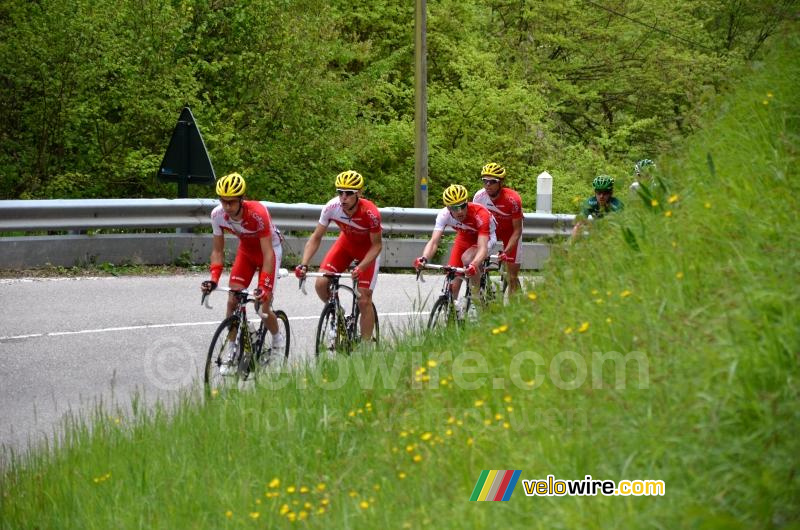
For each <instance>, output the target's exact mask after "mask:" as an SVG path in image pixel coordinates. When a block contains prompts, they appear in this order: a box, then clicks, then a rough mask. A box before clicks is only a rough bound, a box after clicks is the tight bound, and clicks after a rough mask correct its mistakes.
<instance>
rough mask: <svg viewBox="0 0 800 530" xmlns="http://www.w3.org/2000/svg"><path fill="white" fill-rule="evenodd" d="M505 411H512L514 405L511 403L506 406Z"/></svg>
mask: <svg viewBox="0 0 800 530" xmlns="http://www.w3.org/2000/svg"><path fill="white" fill-rule="evenodd" d="M506 412H514V407H512V406H511V405H509V406H507V407H506Z"/></svg>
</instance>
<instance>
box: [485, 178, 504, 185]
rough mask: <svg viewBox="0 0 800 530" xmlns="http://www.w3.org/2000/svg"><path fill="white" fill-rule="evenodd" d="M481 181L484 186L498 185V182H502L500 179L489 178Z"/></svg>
mask: <svg viewBox="0 0 800 530" xmlns="http://www.w3.org/2000/svg"><path fill="white" fill-rule="evenodd" d="M481 180H482V181H483V183H484V184H497V183H498V182H500V179H487V178H483V179H481Z"/></svg>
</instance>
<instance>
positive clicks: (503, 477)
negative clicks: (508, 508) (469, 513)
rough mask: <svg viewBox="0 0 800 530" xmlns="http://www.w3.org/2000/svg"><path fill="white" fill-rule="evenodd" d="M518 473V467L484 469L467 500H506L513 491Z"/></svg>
mask: <svg viewBox="0 0 800 530" xmlns="http://www.w3.org/2000/svg"><path fill="white" fill-rule="evenodd" d="M520 473H522V470H520V469H484V470H483V471H481V476H480V477H478V482H476V483H475V488H474V489H473V490H472V495H471V496H470V498H469V500H471V501H507V500H508V499H510V498H511V494H512V493H514V487H516V485H517V482H519V475H520Z"/></svg>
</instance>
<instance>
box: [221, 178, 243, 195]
mask: <svg viewBox="0 0 800 530" xmlns="http://www.w3.org/2000/svg"><path fill="white" fill-rule="evenodd" d="M245 188H247V185H246V184H245V183H244V179H243V178H242V176H241V175H240V174H238V173H231V174H230V175H225V176H224V177H222V178H221V179H219V180H218V181H217V195H219V196H220V197H241V196H242V195H244V190H245Z"/></svg>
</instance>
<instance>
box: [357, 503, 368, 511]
mask: <svg viewBox="0 0 800 530" xmlns="http://www.w3.org/2000/svg"><path fill="white" fill-rule="evenodd" d="M358 507H359V508H361V509H362V510H366V509H367V508H369V503H368V502H367V501H361V502H359V503H358Z"/></svg>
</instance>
